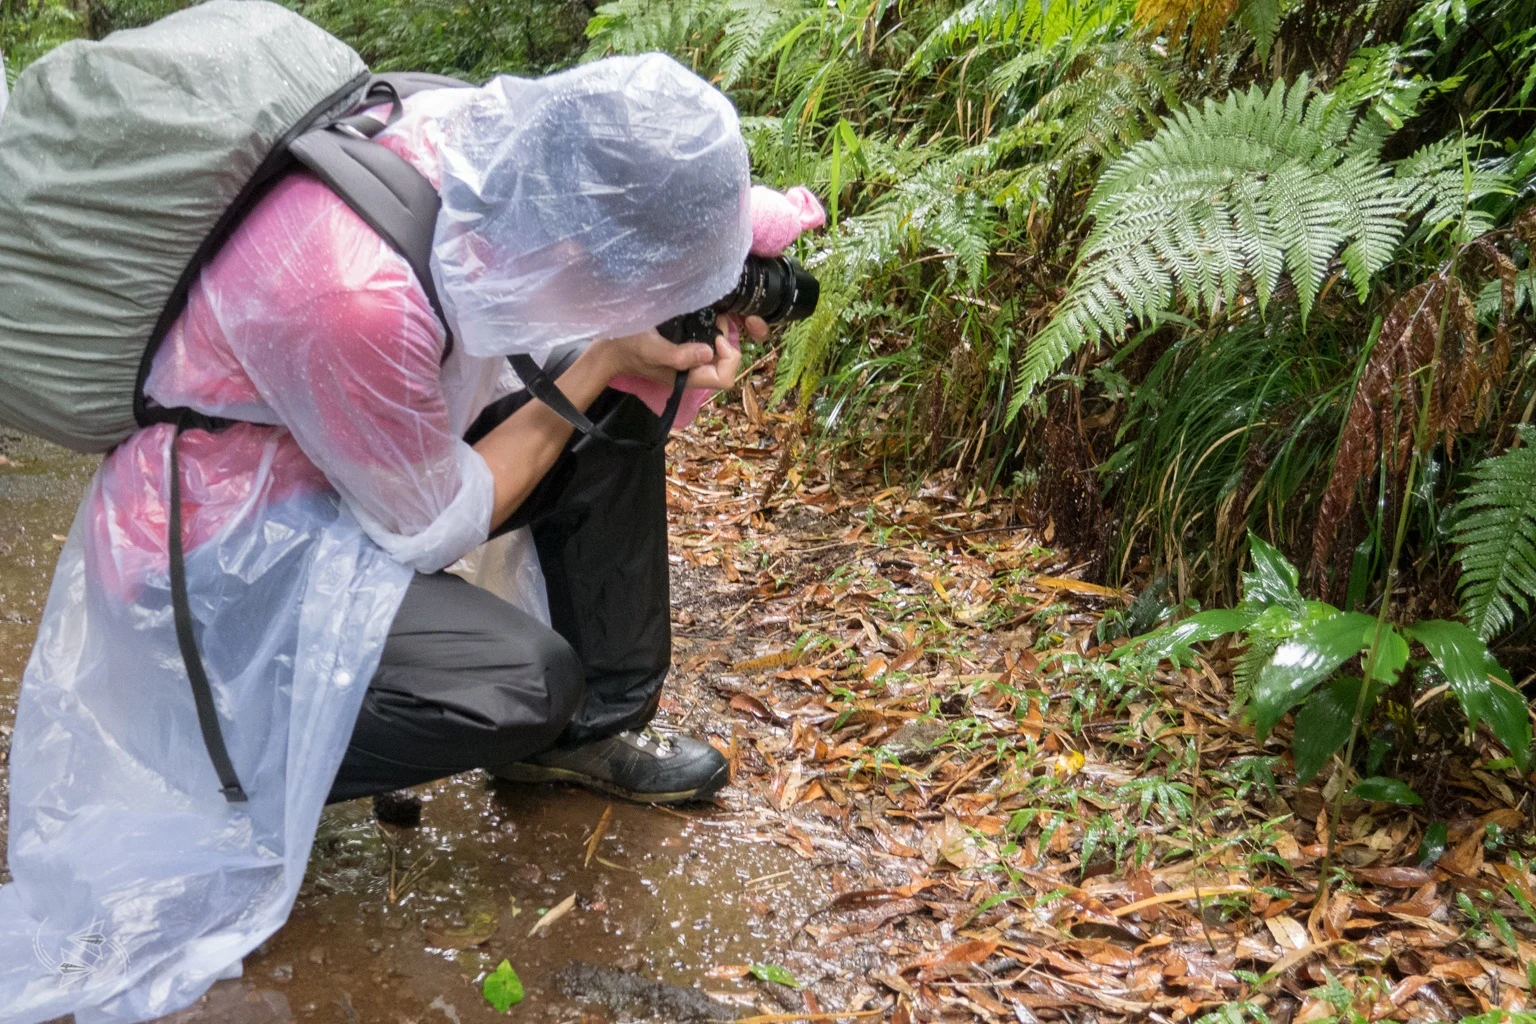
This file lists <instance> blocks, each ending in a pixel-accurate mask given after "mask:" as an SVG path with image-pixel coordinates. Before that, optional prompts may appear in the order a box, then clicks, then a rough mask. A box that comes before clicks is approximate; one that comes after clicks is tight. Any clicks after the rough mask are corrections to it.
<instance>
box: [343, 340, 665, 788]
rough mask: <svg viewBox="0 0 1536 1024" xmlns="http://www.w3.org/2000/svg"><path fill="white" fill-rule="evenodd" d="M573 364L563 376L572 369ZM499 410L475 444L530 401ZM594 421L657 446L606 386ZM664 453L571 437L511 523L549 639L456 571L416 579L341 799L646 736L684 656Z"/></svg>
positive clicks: (629, 403) (644, 414)
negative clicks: (541, 588)
mask: <svg viewBox="0 0 1536 1024" xmlns="http://www.w3.org/2000/svg"><path fill="white" fill-rule="evenodd" d="M570 358H571V357H570V356H569V355H568V356H567V357H566V358H565V359H561V360H558V363H559V364H560V365H558V366H556V367H552V369H555V370H556V371H557V372H558V369H562V368H563V366H565V365H569V362H570ZM526 401H528V396H527V393H526V392H519V393H517V394H515V395H510V396H508V397H507V398H504V399H502V400H501V401H500V402H498V403H496V404H495V405H493V406H492V407H491V408H489V409H487V410H486V411H485V413H484V414H483V415H482V416H481V417H480V419H479V420H477V421H476V423H475V426H474V427H472V428H471V430H470V432H469V434H468V435H466V439H467V440H468V441H470V443H474V442H475V441H477V440H479V439H480V438H481V437H483V436H484V435H485V434H486V433H488V432H489V431H490V430H491V429H492V428H493V427H494V426H495V425H496V424H497V423H499V422H501V420H503V419H505V418H506V417H507V416H510V415H511V414H512V413H513V412H514V411H515V410H516V409H517V408H519V407H520V406H521V405H522V404H523V403H524V402H526ZM588 415H589V416H590V417H591V418H592V419H593V420H594V421H596V422H598V423H599V424H600V425H601V426H602V427H603V429H604V430H605V431H607V432H608V433H609V434H611V435H614V436H627V437H636V438H648V437H652V436H654V434H655V433H656V431H657V430H658V429H659V428H658V422H657V418H656V417H655V416H654V415H653V414H652V413H651V411H650V410H649V409H648V408H646V406H645V404H644V403H642V402H641V401H640V400H639V399H637V398H635V397H633V396H631V395H625V394H622V393H620V392H616V391H607V392H604V394H603V395H602V397H600V398H599V399H598V400H597V402H596V403H594V404H593V406H592V408H591V409H590V410H588ZM663 460H664V452H663V451H662V450H661V449H660V448H656V449H653V450H643V449H635V448H621V447H617V446H614V445H611V444H607V443H604V442H599V441H593V440H591V439H589V438H585V437H582V436H581V435H580V434H577V435H575V436H574V437H573V438H572V441H571V443H570V444H568V445H567V446H566V449H565V451H564V452H563V453H562V454H561V455H560V457H559V459H558V460H557V461H556V462H555V464H554V466H552V467H551V468H550V470H549V472H548V473H546V474H545V476H544V479H543V480H542V481H540V482H539V484H538V486H537V487H536V488H535V489H534V492H533V493H532V494H531V495H530V496H529V498H528V500H527V501H525V502H524V503H523V505H522V506H521V507H520V508H519V509H518V510H517V512H516V513H515V514H514V515H513V517H512V519H511V520H509V521H508V522H507V523H506V524H505V525H504V526H503V527H502V528H501V529H502V530H503V531H504V530H510V529H516V528H517V527H520V526H525V525H526V526H530V527H531V528H532V532H533V538H534V543H535V545H536V547H537V549H538V553H539V561H540V563H541V565H542V567H543V570H544V579H545V585H546V589H547V591H548V594H549V611H550V619H551V621H552V623H553V626H554V628H553V629H549V628H547V627H545V626H544V625H543V624H541V623H539V622H538V621H537V620H535V619H533V618H530V617H529V616H528V615H527V614H525V613H524V612H522V611H520V610H519V609H517V608H515V607H513V606H512V605H510V604H508V603H507V602H505V601H503V600H501V599H500V598H499V597H496V596H495V595H493V594H491V593H489V592H488V591H486V590H482V589H481V588H479V587H477V586H475V585H473V584H471V583H468V582H466V581H464V580H462V579H460V578H459V577H457V576H452V575H449V574H447V573H436V574H434V575H430V576H429V575H417V576H416V578H415V579H414V580H413V581H412V582H411V585H410V588H409V589H408V590H407V591H406V594H405V599H404V601H403V602H402V603H401V605H400V610H399V611H398V612H397V613H396V614H395V620H394V623H393V624H392V625H391V626H390V631H389V638H388V640H387V641H386V642H385V644H384V653H383V657H382V659H381V661H380V663H379V669H378V672H377V673H376V674H375V675H374V678H373V680H372V681H371V682H370V684H369V687H368V693H367V695H366V696H365V697H364V698H363V709H362V712H361V714H360V715H359V716H358V720H357V726H356V728H355V729H354V731H353V734H352V741H351V744H350V745H349V746H348V748H347V753H346V756H345V758H344V759H343V761H342V765H341V769H340V771H339V772H338V773H337V776H336V781H335V783H334V785H333V786H332V788H331V794H330V799H331V800H332V801H337V800H350V799H353V798H356V797H360V796H368V795H370V794H373V793H381V792H387V791H389V790H392V789H399V788H402V787H405V786H413V785H416V784H418V783H422V782H430V781H432V780H433V779H440V778H443V777H445V776H448V775H454V774H457V773H459V772H463V771H468V770H470V769H472V768H485V767H492V766H494V765H498V764H504V763H506V762H509V761H516V760H518V759H520V758H524V757H527V756H529V755H531V754H536V753H538V752H539V751H541V750H546V749H548V748H549V747H551V746H555V745H557V744H560V745H564V744H570V745H574V744H579V743H584V742H587V741H590V740H593V739H597V738H599V737H602V736H606V735H609V734H612V733H615V732H619V731H620V730H623V729H629V728H634V727H636V726H639V725H642V724H644V723H645V722H647V721H649V720H650V719H651V716H653V715H654V714H655V713H656V705H657V701H658V700H659V698H660V694H661V685H662V682H663V681H664V680H665V678H666V674H667V669H668V667H669V665H670V664H671V657H672V630H671V619H670V597H669V593H668V580H667V522H666V516H667V509H666V475H665V468H664V461H663Z"/></svg>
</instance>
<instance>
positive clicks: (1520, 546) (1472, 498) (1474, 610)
mask: <svg viewBox="0 0 1536 1024" xmlns="http://www.w3.org/2000/svg"><path fill="white" fill-rule="evenodd" d="M1458 511H1460V512H1461V513H1462V514H1463V516H1462V518H1461V519H1460V521H1459V523H1458V524H1457V527H1456V543H1457V545H1458V546H1459V550H1458V551H1457V552H1456V559H1457V561H1459V562H1460V563H1461V584H1460V591H1461V611H1462V614H1463V615H1464V616H1466V619H1467V623H1468V625H1470V626H1471V627H1472V628H1473V629H1474V630H1475V631H1476V632H1477V635H1478V636H1480V637H1482V638H1483V639H1485V640H1486V639H1489V638H1490V637H1493V636H1495V635H1496V634H1498V633H1500V632H1502V631H1503V630H1505V629H1508V628H1509V627H1510V626H1511V625H1512V624H1513V623H1514V621H1515V617H1516V612H1517V611H1518V613H1519V614H1520V615H1526V614H1528V613H1529V612H1530V600H1531V598H1533V597H1536V448H1530V447H1521V448H1515V449H1513V450H1511V451H1508V452H1505V453H1504V454H1503V455H1498V456H1494V457H1491V458H1487V459H1484V460H1483V461H1482V462H1480V463H1478V464H1477V466H1476V467H1475V468H1474V469H1473V470H1472V484H1471V485H1470V486H1469V487H1468V488H1467V493H1466V495H1465V496H1464V497H1463V499H1462V502H1461V505H1460V507H1459V509H1458Z"/></svg>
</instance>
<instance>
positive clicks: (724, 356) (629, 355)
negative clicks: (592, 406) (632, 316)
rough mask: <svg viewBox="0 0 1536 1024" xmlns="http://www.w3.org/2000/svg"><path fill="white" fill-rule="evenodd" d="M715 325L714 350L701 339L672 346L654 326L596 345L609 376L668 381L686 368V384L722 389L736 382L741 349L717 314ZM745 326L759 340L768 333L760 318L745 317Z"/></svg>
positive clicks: (728, 387)
mask: <svg viewBox="0 0 1536 1024" xmlns="http://www.w3.org/2000/svg"><path fill="white" fill-rule="evenodd" d="M716 325H717V326H718V327H719V329H720V333H719V334H718V335H717V336H716V337H715V347H714V349H713V350H711V349H710V347H709V346H708V345H705V344H702V343H700V342H690V343H688V344H684V345H674V344H673V343H672V342H670V341H668V340H667V339H666V338H663V337H662V336H661V335H660V334H658V333H656V331H655V329H654V328H653V329H652V330H649V331H642V332H641V333H639V334H630V335H626V336H625V337H622V338H608V339H606V340H604V341H599V342H596V343H595V345H596V346H601V354H602V355H603V357H604V358H605V359H606V360H607V363H608V367H609V370H610V375H611V376H615V377H617V376H620V375H623V374H632V375H635V376H639V377H648V378H650V379H651V380H655V381H660V382H661V383H663V384H671V383H672V382H673V381H674V380H676V379H677V374H678V373H679V372H680V371H686V372H687V373H688V386H689V387H691V388H708V389H710V390H712V391H725V390H728V389H730V388H732V387H734V386H735V384H736V374H737V373H738V372H739V371H740V369H741V349H739V348H738V347H737V346H735V345H734V344H732V343H731V341H730V334H731V331H730V325H729V322H728V320H727V318H726V317H724V316H722V317H720V318H719V319H718V320H717V322H716ZM745 326H746V330H747V333H748V334H750V335H751V336H752V337H754V338H757V339H759V340H761V339H762V338H765V337H767V335H768V325H767V324H766V323H764V322H763V320H762V319H761V318H760V317H755V316H753V317H747V318H746V325H745Z"/></svg>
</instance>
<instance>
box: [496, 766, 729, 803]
mask: <svg viewBox="0 0 1536 1024" xmlns="http://www.w3.org/2000/svg"><path fill="white" fill-rule="evenodd" d="M491 775H492V776H493V777H495V778H497V779H501V780H502V781H504V782H530V783H535V782H565V783H569V784H571V785H573V786H581V787H582V788H584V789H593V790H597V791H598V792H599V793H606V794H607V795H609V796H616V797H618V798H619V799H621V800H627V801H629V802H630V803H636V804H681V803H687V802H688V801H690V800H707V799H709V798H710V797H712V796H714V795H715V794H716V793H718V792H719V791H720V790H721V789H724V788H725V784H726V783H727V782H729V781H730V780H731V767H730V765H726V764H723V765H721V766H720V767H719V768H718V769H716V771H715V773H714V774H713V775H711V776H710V777H709V778H708V779H707V780H706V781H705V782H704V783H703V784H702V785H699V786H695V787H694V788H693V789H682V790H676V791H674V792H671V793H639V792H636V791H634V790H629V789H625V788H624V787H622V786H616V785H614V784H613V783H611V782H606V781H604V780H602V779H597V778H593V777H592V776H590V775H583V774H581V773H580V772H575V771H571V770H570V769H569V768H549V767H545V766H544V765H539V764H527V763H517V764H509V765H503V766H502V767H500V768H497V769H495V770H494V771H492V772H491Z"/></svg>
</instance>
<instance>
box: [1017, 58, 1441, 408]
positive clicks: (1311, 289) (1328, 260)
mask: <svg viewBox="0 0 1536 1024" xmlns="http://www.w3.org/2000/svg"><path fill="white" fill-rule="evenodd" d="M1308 89H1309V83H1308V81H1307V79H1306V78H1305V77H1302V78H1300V79H1298V80H1297V82H1296V83H1295V84H1294V85H1292V86H1290V87H1289V88H1287V87H1286V86H1285V84H1284V83H1278V82H1277V83H1276V84H1275V85H1274V86H1273V87H1271V88H1270V89H1269V90H1268V91H1266V90H1264V89H1262V88H1260V87H1258V86H1255V87H1253V88H1252V89H1250V90H1248V91H1247V92H1237V93H1232V94H1230V95H1228V96H1227V98H1226V100H1225V101H1224V102H1222V103H1216V102H1214V101H1210V100H1207V101H1206V103H1205V105H1204V106H1203V107H1200V108H1195V109H1185V110H1181V111H1179V112H1177V113H1175V114H1174V115H1173V116H1172V117H1170V118H1168V119H1166V120H1165V122H1164V124H1163V126H1162V128H1161V129H1160V130H1159V131H1158V132H1157V134H1156V135H1154V136H1153V137H1152V138H1150V139H1147V140H1146V141H1144V142H1141V143H1139V144H1137V145H1136V146H1134V147H1132V148H1131V149H1130V150H1129V151H1127V152H1126V153H1125V154H1124V155H1123V156H1121V157H1120V158H1119V159H1117V160H1115V161H1114V163H1112V164H1111V165H1110V166H1109V168H1108V169H1107V170H1106V171H1105V173H1104V174H1103V176H1102V177H1101V178H1100V180H1099V183H1098V186H1097V187H1096V188H1095V190H1094V192H1093V195H1092V196H1091V198H1090V200H1089V204H1088V210H1087V212H1088V215H1089V216H1090V217H1092V218H1093V220H1094V229H1093V232H1092V234H1091V235H1090V236H1089V238H1088V241H1087V242H1086V243H1085V244H1084V246H1083V250H1082V255H1081V256H1080V258H1079V261H1078V265H1077V268H1076V272H1075V274H1074V278H1073V280H1072V283H1071V284H1070V286H1069V287H1068V289H1067V293H1066V296H1065V297H1064V298H1063V300H1062V302H1061V304H1060V306H1059V307H1058V309H1057V311H1056V314H1055V316H1054V317H1053V318H1052V319H1051V321H1050V322H1049V323H1048V324H1047V325H1046V327H1045V328H1044V329H1043V330H1042V331H1041V332H1040V333H1039V334H1038V335H1036V336H1035V338H1034V339H1033V340H1032V341H1031V342H1030V345H1029V348H1028V351H1027V352H1026V354H1025V357H1024V360H1023V364H1022V366H1021V367H1020V370H1019V375H1018V381H1017V390H1016V393H1015V398H1014V404H1013V411H1014V412H1015V413H1016V412H1017V411H1018V409H1019V408H1020V407H1022V405H1023V403H1024V402H1025V401H1026V400H1027V399H1028V398H1029V396H1030V394H1031V393H1032V392H1033V391H1034V389H1035V388H1037V387H1038V386H1039V385H1040V384H1041V383H1043V382H1044V381H1045V380H1046V379H1048V378H1049V376H1050V375H1051V374H1052V373H1053V372H1055V370H1056V368H1057V367H1058V366H1060V365H1061V363H1062V362H1063V361H1064V360H1065V359H1066V358H1067V357H1068V356H1070V355H1071V354H1072V353H1073V352H1075V351H1077V350H1078V349H1079V348H1081V347H1082V346H1083V345H1085V344H1090V343H1092V342H1095V341H1097V340H1099V339H1100V338H1102V337H1106V336H1107V337H1114V336H1117V335H1119V334H1120V332H1121V331H1123V330H1124V329H1125V327H1126V325H1127V324H1128V323H1129V322H1130V321H1131V320H1132V319H1133V318H1134V319H1136V320H1140V321H1142V322H1144V323H1156V322H1158V320H1159V319H1160V318H1161V317H1163V316H1165V315H1166V314H1167V313H1168V312H1170V311H1171V310H1172V309H1173V308H1174V304H1175V301H1176V300H1177V299H1182V300H1183V301H1184V302H1185V303H1187V304H1188V305H1189V306H1191V307H1193V308H1195V309H1196V310H1207V311H1212V312H1214V311H1216V310H1218V309H1220V308H1222V307H1223V306H1230V305H1231V304H1233V303H1235V302H1236V301H1237V300H1238V297H1239V295H1247V294H1250V293H1251V294H1252V296H1253V298H1254V299H1255V300H1256V302H1257V304H1258V307H1259V309H1260V311H1262V310H1263V309H1264V307H1265V306H1266V305H1267V304H1268V302H1269V300H1270V299H1271V297H1273V296H1274V294H1275V293H1276V291H1277V289H1279V287H1280V285H1281V281H1282V278H1289V280H1290V283H1291V285H1292V286H1293V288H1294V289H1295V293H1296V298H1297V302H1298V304H1299V305H1300V309H1301V313H1302V315H1303V317H1305V316H1306V314H1307V313H1308V312H1309V311H1310V309H1311V307H1312V304H1313V302H1314V301H1315V300H1316V298H1317V294H1318V292H1319V290H1320V289H1321V287H1322V284H1323V282H1324V281H1325V280H1326V279H1327V277H1328V275H1329V273H1330V266H1331V264H1332V261H1333V260H1334V259H1335V258H1336V257H1337V258H1339V259H1340V260H1341V261H1342V263H1343V266H1344V269H1345V270H1346V271H1347V273H1348V275H1349V279H1350V281H1351V282H1352V283H1353V284H1354V285H1355V287H1356V288H1357V289H1358V290H1359V291H1360V292H1361V294H1362V295H1363V294H1364V291H1365V289H1366V287H1367V285H1368V284H1369V281H1370V279H1371V277H1372V275H1374V274H1375V273H1376V272H1377V271H1378V270H1380V269H1381V267H1382V266H1383V265H1385V263H1386V262H1387V260H1388V259H1389V258H1390V257H1391V255H1392V253H1393V251H1394V249H1395V248H1396V246H1397V243H1398V241H1399V239H1400V238H1401V236H1402V231H1403V215H1404V214H1405V213H1407V212H1408V211H1409V210H1410V208H1411V206H1412V202H1413V189H1412V187H1411V186H1410V184H1409V183H1407V182H1405V181H1403V180H1402V179H1401V178H1398V177H1394V176H1393V174H1392V173H1391V169H1390V168H1389V167H1388V166H1387V165H1386V164H1384V163H1383V162H1382V160H1381V158H1380V145H1381V136H1380V133H1379V132H1374V131H1356V130H1355V126H1356V125H1357V123H1359V121H1358V118H1357V117H1356V113H1357V106H1356V104H1355V103H1354V102H1352V100H1351V99H1350V98H1348V97H1345V96H1342V95H1337V94H1327V93H1322V94H1318V95H1315V96H1311V97H1310V98H1309V97H1308V95H1307V92H1308Z"/></svg>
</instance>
